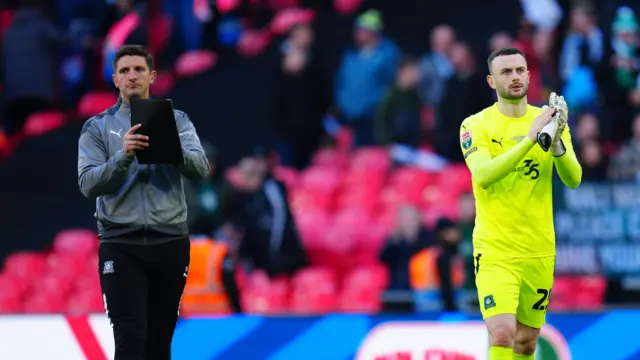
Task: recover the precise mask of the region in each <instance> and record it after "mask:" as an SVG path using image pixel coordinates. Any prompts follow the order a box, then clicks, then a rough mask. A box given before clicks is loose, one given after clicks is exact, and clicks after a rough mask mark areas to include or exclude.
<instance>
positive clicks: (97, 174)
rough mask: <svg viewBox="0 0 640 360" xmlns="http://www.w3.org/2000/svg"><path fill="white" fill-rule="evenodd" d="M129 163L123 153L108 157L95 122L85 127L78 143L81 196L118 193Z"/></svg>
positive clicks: (92, 196) (88, 122)
mask: <svg viewBox="0 0 640 360" xmlns="http://www.w3.org/2000/svg"><path fill="white" fill-rule="evenodd" d="M132 162H133V159H131V158H128V157H127V156H126V155H125V154H124V151H123V150H122V149H120V150H118V151H117V152H116V153H115V154H114V155H113V156H112V157H109V155H108V153H107V149H106V147H105V145H104V142H103V141H102V138H101V136H100V131H99V129H98V127H97V124H96V123H95V120H94V119H89V120H88V121H87V122H86V123H85V124H84V126H83V127H82V132H81V133H80V140H78V186H79V187H80V191H81V192H82V194H83V195H84V196H86V197H87V198H90V199H91V198H97V197H98V196H101V195H105V194H110V193H115V192H117V191H118V190H119V189H120V187H122V184H124V182H125V180H126V178H127V171H128V170H129V166H130V165H131V163H132Z"/></svg>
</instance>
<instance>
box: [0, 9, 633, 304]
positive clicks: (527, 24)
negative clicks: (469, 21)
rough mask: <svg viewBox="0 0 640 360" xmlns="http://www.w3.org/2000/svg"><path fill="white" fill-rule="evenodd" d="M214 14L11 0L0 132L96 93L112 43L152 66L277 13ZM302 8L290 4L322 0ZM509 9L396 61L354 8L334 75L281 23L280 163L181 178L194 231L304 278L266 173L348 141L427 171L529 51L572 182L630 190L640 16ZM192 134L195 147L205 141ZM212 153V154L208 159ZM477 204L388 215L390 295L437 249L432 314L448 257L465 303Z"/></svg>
mask: <svg viewBox="0 0 640 360" xmlns="http://www.w3.org/2000/svg"><path fill="white" fill-rule="evenodd" d="M281 2H283V3H287V2H286V1H281ZM219 3H220V4H219V6H225V7H229V8H233V10H229V11H227V10H225V11H221V9H219V8H218V9H216V8H213V7H211V4H210V3H208V2H206V1H204V2H200V1H197V0H194V1H168V0H167V1H164V2H160V1H152V0H150V1H148V2H139V1H135V0H113V1H104V0H59V1H58V4H57V5H56V6H55V7H54V8H52V5H51V4H49V3H44V2H39V1H37V0H19V1H16V2H15V3H14V4H9V5H5V8H2V9H0V11H1V12H0V14H1V16H0V27H1V28H0V31H2V33H3V37H2V54H1V59H2V60H1V65H0V66H1V67H2V77H1V78H0V84H1V86H2V93H1V96H2V108H3V112H2V115H1V117H2V120H3V121H2V123H3V124H4V125H3V128H4V132H6V133H8V134H11V133H13V132H16V131H19V129H20V127H21V126H22V125H23V124H24V121H25V119H26V118H27V117H28V116H29V115H30V114H32V113H34V112H37V111H42V110H45V109H49V108H71V107H73V106H74V104H75V103H76V102H77V101H78V99H79V97H80V96H81V95H82V94H83V93H85V92H87V91H90V90H95V89H105V88H108V87H109V82H110V77H109V74H110V73H109V71H110V69H109V66H110V60H109V59H110V58H109V56H111V54H112V53H113V50H114V49H117V48H118V47H119V46H121V45H123V44H128V43H136V44H144V45H147V46H148V47H149V48H150V49H151V50H152V52H153V53H154V55H156V57H157V58H159V64H160V66H162V64H170V63H172V61H175V58H176V57H177V56H178V55H179V54H180V53H181V52H183V51H186V50H193V49H200V48H207V49H213V50H216V51H218V50H220V52H221V56H224V51H222V50H221V49H222V47H221V44H222V43H225V42H226V41H229V37H233V36H235V35H233V34H234V30H233V29H234V26H239V25H238V24H239V22H238V21H237V20H236V19H237V18H241V19H243V20H242V21H241V22H242V23H243V24H245V25H246V24H249V26H251V27H255V28H258V27H260V26H262V25H263V24H266V23H268V22H269V21H270V19H271V17H272V16H273V12H269V11H265V10H264V9H265V7H266V5H264V3H268V2H267V1H264V2H263V1H220V2H219ZM230 3H231V4H230ZM290 3H291V4H298V3H299V2H298V1H291V2H290ZM306 3H307V2H304V1H303V2H302V4H301V5H303V6H304V5H310V6H312V7H313V6H320V5H318V4H319V3H324V1H321V2H308V3H309V4H306ZM521 4H522V15H521V18H520V19H521V20H520V28H519V30H518V31H517V32H516V33H510V32H506V31H499V32H496V33H495V34H493V35H492V36H491V37H490V38H489V39H486V45H484V46H483V49H478V46H477V44H474V45H473V46H472V44H469V43H468V42H466V41H465V39H461V38H460V37H459V36H458V34H457V33H456V29H455V28H453V27H451V26H449V25H447V24H439V25H437V26H435V27H434V28H433V29H432V31H431V33H430V34H429V36H428V49H426V51H424V52H423V53H420V54H407V53H405V52H403V50H402V49H401V47H400V46H399V45H398V44H397V43H396V42H395V41H394V39H393V38H392V37H391V36H390V35H389V33H390V32H392V29H388V28H386V27H385V19H384V14H383V13H381V12H379V11H377V10H373V9H366V8H365V7H364V6H363V7H361V8H360V10H362V11H361V12H360V13H358V14H357V15H356V16H355V21H354V24H353V34H352V35H353V47H352V48H350V49H348V50H346V51H345V52H344V53H343V54H342V56H341V59H340V62H339V66H338V68H337V70H336V71H334V69H332V68H330V67H327V66H326V64H327V61H325V60H326V59H323V52H322V49H319V48H318V47H317V46H316V42H315V38H316V34H315V30H314V27H313V23H312V22H311V21H310V20H309V19H302V18H301V20H300V21H298V22H294V23H292V24H290V26H289V27H288V28H287V31H286V36H284V39H283V40H282V41H281V43H280V45H279V59H280V60H279V63H278V71H277V72H276V74H277V75H276V77H277V80H276V86H275V87H274V89H273V91H272V92H271V93H270V94H267V95H268V96H271V97H272V99H271V102H270V103H271V111H270V114H269V118H270V120H271V125H272V127H273V129H274V131H275V133H276V135H277V141H276V143H277V146H276V147H275V150H276V153H277V156H272V154H271V152H269V151H267V150H264V149H257V150H256V151H254V153H252V154H249V155H248V156H247V157H245V158H243V159H242V160H241V161H240V162H239V163H238V164H237V166H235V167H234V168H233V169H231V170H230V171H227V172H223V171H220V170H219V169H216V170H214V172H212V174H211V176H210V177H209V178H208V179H206V180H204V181H201V182H198V183H192V184H191V187H190V191H189V193H188V197H189V200H190V201H189V203H190V204H191V206H190V209H189V214H190V225H191V229H192V232H193V233H195V234H206V235H207V236H211V237H213V238H215V239H216V240H223V241H226V243H227V244H229V251H230V252H231V253H233V254H234V256H232V258H233V259H234V260H233V261H231V262H232V263H233V265H232V267H236V266H240V267H245V268H247V269H249V270H255V269H260V270H263V271H265V272H266V273H267V274H268V275H269V276H270V277H277V276H279V275H287V276H290V275H292V274H294V273H295V272H296V271H298V270H300V269H302V268H304V267H306V266H307V265H308V264H309V259H308V258H307V256H306V255H305V249H304V246H303V240H302V239H301V235H300V233H299V230H298V227H297V226H296V220H295V217H294V214H293V212H292V209H291V204H290V203H289V198H290V196H289V195H288V193H287V191H288V188H287V184H286V179H285V178H284V177H283V176H279V174H278V172H277V170H276V168H277V166H279V167H288V168H294V169H297V170H303V169H305V168H307V167H308V166H309V165H310V163H311V160H312V158H313V156H314V154H316V153H317V151H318V150H319V149H320V148H322V147H324V146H326V144H332V145H336V144H337V145H336V146H341V145H340V144H343V143H345V142H346V143H347V145H346V146H348V147H349V148H351V149H360V148H368V147H371V146H380V147H384V148H385V149H387V150H388V151H389V154H390V157H391V161H392V164H393V166H402V165H411V166H415V167H417V168H420V169H424V170H429V171H439V170H441V169H443V168H444V167H445V166H446V165H447V164H451V163H461V162H462V161H463V158H462V153H461V151H460V148H459V142H458V138H459V127H460V124H461V122H462V121H463V120H464V119H465V118H466V117H467V116H469V115H472V114H474V113H476V112H478V111H480V110H481V109H483V108H485V107H487V106H490V105H491V104H492V103H493V102H494V101H495V95H494V94H493V93H492V91H491V89H490V88H489V86H488V85H487V84H486V75H487V68H486V63H485V61H484V59H485V58H486V56H487V55H488V54H489V53H490V52H491V51H493V50H496V49H499V48H503V47H507V46H514V47H517V48H519V49H521V50H522V51H523V52H524V53H525V54H526V56H527V62H528V66H529V71H530V83H529V92H528V99H529V102H530V103H531V104H534V105H542V104H545V103H546V102H547V99H548V96H549V93H550V92H551V91H556V92H559V93H560V94H562V95H564V97H565V98H566V100H567V102H568V105H569V106H570V115H571V119H570V126H571V129H572V130H571V131H572V136H573V138H574V145H575V146H576V149H577V152H578V155H579V158H580V162H581V164H582V165H583V168H584V173H583V174H584V175H583V179H584V180H585V181H601V180H607V179H613V180H636V179H640V177H639V176H640V23H639V20H638V15H640V13H639V12H638V11H639V9H638V5H637V4H635V3H633V2H629V5H628V6H617V7H616V8H615V9H611V8H610V6H609V5H607V2H598V1H588V0H576V1H571V2H570V3H566V2H561V4H559V3H558V2H556V0H522V1H521ZM271 5H273V4H271ZM298 5H300V4H298ZM365 5H366V4H365ZM280 6H281V7H287V5H286V4H284V5H282V4H280ZM633 6H635V8H634V7H633ZM47 7H49V8H48V9H47ZM225 9H226V8H225ZM603 13H605V14H608V15H607V16H601V14H603ZM52 15H53V16H52ZM166 16H170V17H171V21H172V22H173V26H172V28H171V29H172V30H171V31H172V33H171V34H170V36H168V37H167V39H169V40H168V41H165V42H166V43H162V44H159V43H158V40H154V39H155V37H154V36H155V35H156V34H153V33H150V32H149V29H150V27H149V24H150V23H151V24H155V23H156V22H157V21H161V20H158V17H159V18H160V19H164V17H166ZM345 35H347V34H345ZM165 40H166V39H165ZM163 41H164V40H163ZM255 44H256V43H255V39H254V45H255ZM256 46H257V45H256ZM160 49H162V51H160ZM258 59H259V58H258ZM257 61H259V60H257ZM200 136H201V137H202V138H203V139H207V134H200ZM345 139H346V140H345ZM217 151H218V149H215V148H214V147H213V146H208V149H207V153H208V154H209V156H210V157H211V161H212V163H213V164H216V162H217V156H218V154H217ZM276 165H277V166H276ZM473 206H474V203H473V197H472V196H471V195H470V194H464V195H463V196H462V197H460V199H459V205H458V211H459V216H458V217H457V219H455V221H454V220H453V219H448V218H441V219H439V220H438V221H436V222H435V223H434V224H425V223H424V221H423V218H422V217H421V216H420V213H419V211H418V210H417V209H416V208H414V207H412V206H410V205H406V206H402V207H400V208H399V210H398V212H397V215H396V216H397V221H396V226H395V227H394V230H393V231H392V232H391V233H390V234H387V237H386V241H385V243H384V246H383V247H382V248H381V250H380V253H379V254H378V259H379V261H380V262H381V263H382V264H384V266H385V267H386V269H387V270H388V272H389V284H388V288H389V289H390V290H409V289H411V288H412V287H413V286H412V281H415V279H413V278H412V275H411V266H410V263H411V260H412V259H413V258H415V256H417V255H418V254H420V253H421V251H423V250H424V249H431V248H433V249H437V260H436V263H437V268H438V273H439V274H440V279H439V280H438V281H439V283H440V286H441V288H442V289H443V296H442V299H443V306H444V308H446V309H449V310H454V309H456V308H457V307H458V303H457V302H456V301H454V300H453V299H454V297H455V296H454V290H453V288H454V287H455V286H460V285H461V284H459V283H457V280H456V277H455V276H454V275H453V274H454V273H455V268H456V266H457V265H456V264H457V262H456V261H457V260H456V259H457V258H459V257H462V258H463V259H464V260H465V261H464V264H465V265H464V266H463V268H464V273H465V274H467V276H465V279H467V281H466V284H464V286H465V288H466V289H467V290H469V291H468V292H469V293H470V294H472V293H473V281H472V279H473V268H472V264H473V262H472V260H471V251H472V250H471V233H472V229H473V217H474V208H473ZM432 225H433V226H432ZM235 291H237V290H235ZM232 292H233V291H232ZM233 298H236V297H235V296H234V297H233ZM410 302H411V301H410Z"/></svg>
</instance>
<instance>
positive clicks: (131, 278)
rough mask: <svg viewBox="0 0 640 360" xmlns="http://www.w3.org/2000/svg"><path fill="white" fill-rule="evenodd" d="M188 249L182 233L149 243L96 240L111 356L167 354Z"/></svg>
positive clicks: (156, 357)
mask: <svg viewBox="0 0 640 360" xmlns="http://www.w3.org/2000/svg"><path fill="white" fill-rule="evenodd" d="M189 255H190V243H189V239H188V238H186V237H185V238H183V239H180V240H176V241H171V242H167V243H163V244H159V245H150V246H140V245H128V244H120V243H101V244H100V249H99V252H98V258H99V266H98V269H99V271H100V285H101V287H102V296H103V299H104V305H105V310H106V312H107V317H108V318H109V321H110V323H111V326H112V327H113V336H114V340H115V360H152V359H153V360H170V359H171V341H172V339H173V332H174V330H175V327H176V323H177V321H178V316H179V314H178V312H179V307H180V300H181V298H182V293H183V291H184V286H185V283H186V281H187V272H188V267H189V258H190V256H189Z"/></svg>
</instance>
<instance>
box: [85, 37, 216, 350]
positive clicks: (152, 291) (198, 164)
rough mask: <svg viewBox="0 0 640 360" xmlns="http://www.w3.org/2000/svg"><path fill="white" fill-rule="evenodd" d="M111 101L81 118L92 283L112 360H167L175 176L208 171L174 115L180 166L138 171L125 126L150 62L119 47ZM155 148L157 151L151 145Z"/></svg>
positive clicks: (175, 260)
mask: <svg viewBox="0 0 640 360" xmlns="http://www.w3.org/2000/svg"><path fill="white" fill-rule="evenodd" d="M113 65H114V75H113V80H114V84H115V86H116V87H117V88H118V90H119V92H120V97H119V99H118V102H117V103H116V104H115V105H114V106H113V107H111V108H109V109H107V110H105V111H104V112H102V113H101V114H98V115H96V116H94V117H92V118H91V119H89V120H88V121H87V122H86V123H85V125H84V127H83V128H82V132H81V135H80V140H79V146H78V184H79V186H80V190H81V191H82V193H83V194H84V195H85V196H86V197H88V198H91V199H94V198H95V199H96V213H95V217H96V219H97V221H98V233H99V237H100V250H99V266H98V271H99V272H100V283H101V286H102V293H103V298H104V302H105V309H106V311H107V316H108V317H109V321H110V322H111V324H112V327H113V332H114V339H115V347H116V350H115V360H151V359H153V360H168V359H170V358H171V340H172V338H173V332H174V329H175V326H176V322H177V320H178V310H179V306H180V299H181V297H182V293H183V290H184V286H185V283H186V278H187V272H188V267H189V251H190V245H189V238H188V231H187V207H186V202H185V195H184V189H183V181H182V176H185V177H187V178H190V179H201V178H203V177H205V176H206V175H207V174H208V173H209V171H210V166H209V162H208V160H207V157H206V155H205V152H204V150H203V149H202V145H201V144H200V140H199V138H198V135H197V134H196V131H195V128H194V126H193V124H192V123H191V121H190V120H189V117H188V116H187V115H186V114H185V113H183V112H181V111H178V110H175V118H176V123H177V128H178V132H179V134H180V142H181V144H182V149H183V153H184V163H183V164H182V165H178V166H174V165H164V164H155V165H142V164H139V163H138V162H137V161H136V160H135V154H136V151H139V150H141V149H144V148H145V147H147V146H148V141H149V139H148V137H146V136H144V135H139V134H136V130H138V129H139V128H140V125H136V126H134V127H131V113H130V107H129V99H130V98H131V97H132V96H139V97H141V98H148V97H149V86H150V85H151V84H152V83H153V81H154V80H155V77H156V72H155V71H153V58H152V57H151V56H150V55H149V53H148V52H147V50H146V49H145V48H143V47H141V46H136V45H127V46H124V47H123V48H121V49H120V50H119V51H118V52H117V54H116V56H115V59H114V64H113ZM155 146H157V145H155Z"/></svg>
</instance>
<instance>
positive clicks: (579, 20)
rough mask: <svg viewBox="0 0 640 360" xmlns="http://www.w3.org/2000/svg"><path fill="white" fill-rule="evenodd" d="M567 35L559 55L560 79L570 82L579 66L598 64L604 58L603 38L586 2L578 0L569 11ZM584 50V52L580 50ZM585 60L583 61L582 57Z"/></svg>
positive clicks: (592, 8)
mask: <svg viewBox="0 0 640 360" xmlns="http://www.w3.org/2000/svg"><path fill="white" fill-rule="evenodd" d="M570 22H571V24H570V29H569V34H568V35H567V37H566V38H565V40H564V44H563V46H562V52H561V54H560V68H559V69H558V70H559V73H560V78H561V79H562V80H563V81H570V79H571V77H572V76H573V74H574V72H575V71H576V70H578V69H579V68H580V67H581V64H583V63H587V64H598V63H600V61H602V58H603V56H604V47H605V44H604V36H603V34H602V30H601V29H600V28H599V27H598V23H597V19H596V9H595V7H594V6H593V4H592V3H591V1H588V0H580V1H577V2H576V3H575V5H574V6H573V8H572V9H571V18H570ZM583 47H584V48H586V51H583V50H581V48H583ZM585 56H586V57H587V59H583V57H585Z"/></svg>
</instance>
